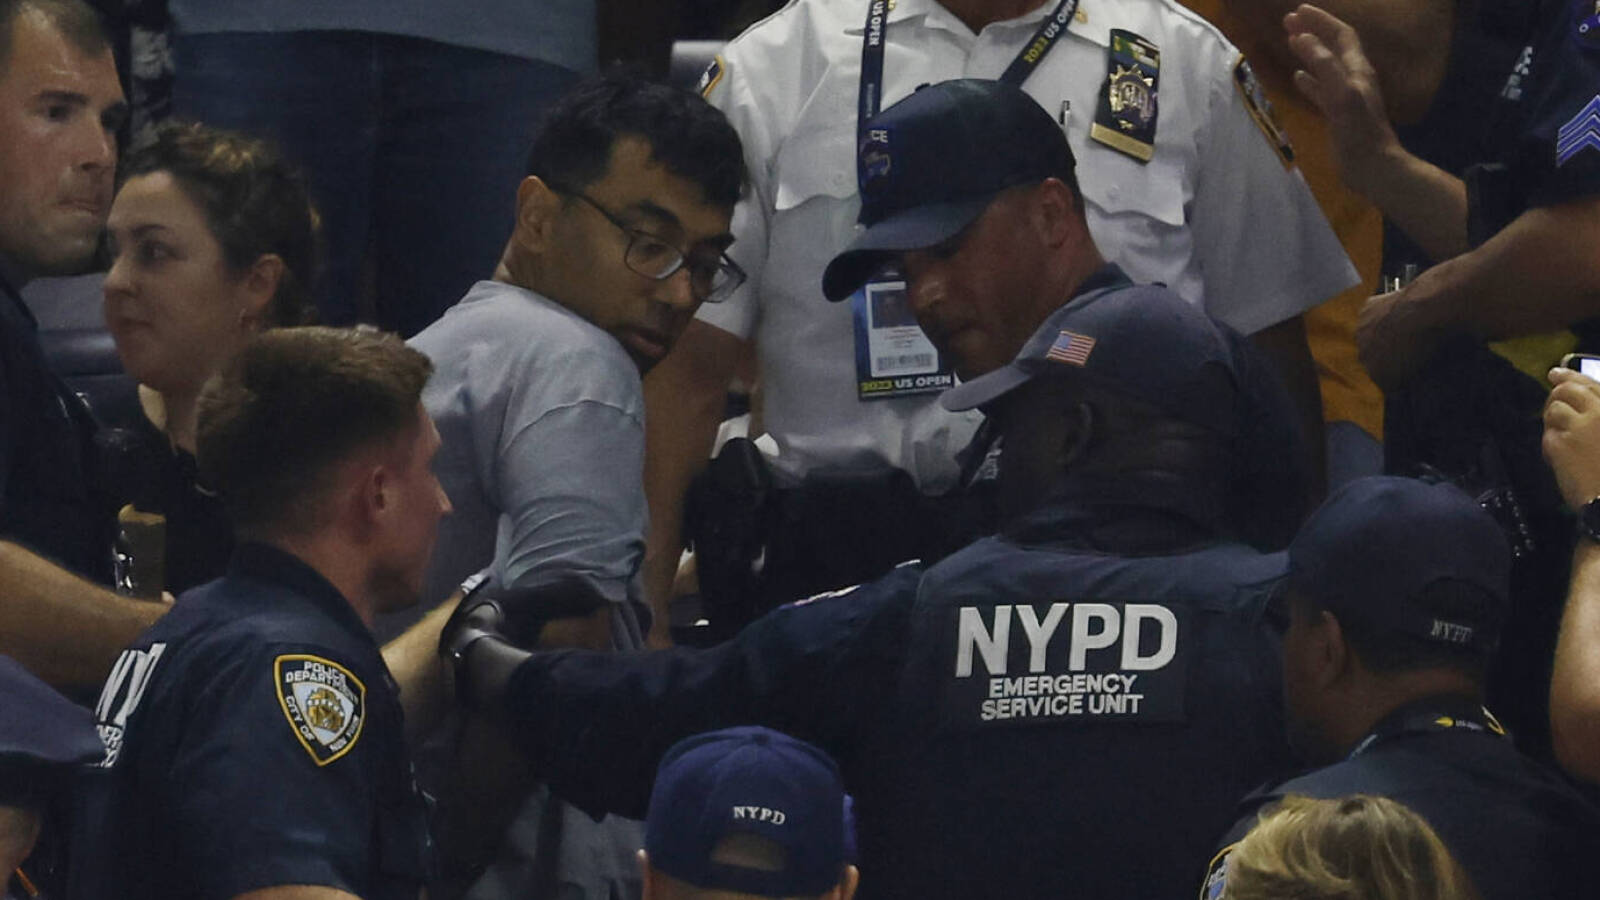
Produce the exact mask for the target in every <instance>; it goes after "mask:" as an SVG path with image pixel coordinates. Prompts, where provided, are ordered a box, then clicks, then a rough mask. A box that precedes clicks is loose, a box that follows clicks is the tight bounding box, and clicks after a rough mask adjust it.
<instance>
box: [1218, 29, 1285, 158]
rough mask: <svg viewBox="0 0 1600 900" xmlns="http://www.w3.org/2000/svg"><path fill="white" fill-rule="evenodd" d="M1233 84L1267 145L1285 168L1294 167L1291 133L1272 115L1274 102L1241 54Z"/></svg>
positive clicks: (1234, 70)
mask: <svg viewBox="0 0 1600 900" xmlns="http://www.w3.org/2000/svg"><path fill="white" fill-rule="evenodd" d="M1233 83H1234V86H1236V87H1237V88H1238V89H1239V95H1240V96H1241V97H1243V98H1244V107H1245V109H1247V110H1249V111H1250V118H1252V119H1255V120H1256V127H1257V128H1260V129H1261V133H1262V134H1263V135H1265V136H1266V138H1267V143H1269V144H1271V145H1272V149H1274V150H1276V151H1277V152H1278V156H1279V157H1280V158H1281V159H1282V160H1283V164H1284V165H1285V166H1291V165H1294V146H1293V145H1292V144H1290V143H1289V133H1288V132H1287V131H1284V130H1283V126H1281V125H1279V124H1278V120H1277V118H1275V117H1274V116H1273V114H1272V102H1271V101H1269V100H1268V99H1267V92H1266V90H1265V89H1263V88H1262V87H1261V80H1260V79H1258V78H1256V70H1255V69H1252V68H1251V67H1250V63H1249V61H1248V60H1246V59H1245V58H1244V54H1242V53H1241V54H1239V61H1238V62H1237V63H1235V64H1234V67H1233Z"/></svg>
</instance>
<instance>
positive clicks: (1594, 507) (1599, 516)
mask: <svg viewBox="0 0 1600 900" xmlns="http://www.w3.org/2000/svg"><path fill="white" fill-rule="evenodd" d="M1578 536H1579V537H1583V538H1588V539H1589V540H1591V541H1594V542H1595V543H1597V544H1600V497H1595V498H1594V499H1593V500H1590V501H1589V502H1588V503H1585V504H1584V505H1582V506H1580V507H1578Z"/></svg>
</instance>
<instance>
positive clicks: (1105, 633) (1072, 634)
mask: <svg viewBox="0 0 1600 900" xmlns="http://www.w3.org/2000/svg"><path fill="white" fill-rule="evenodd" d="M1069 609H1070V611H1071V613H1072V616H1071V624H1070V625H1069V626H1068V629H1067V669H1068V670H1069V671H1072V672H1082V671H1084V669H1086V668H1087V667H1088V662H1089V654H1090V652H1091V651H1097V650H1108V649H1110V648H1113V647H1116V646H1118V644H1119V643H1120V645H1121V653H1120V659H1119V662H1120V668H1122V669H1124V670H1127V671H1134V672H1154V671H1158V670H1160V669H1163V668H1165V667H1166V666H1167V664H1169V663H1171V662H1172V660H1173V657H1174V656H1176V655H1177V652H1178V619H1177V616H1175V615H1173V613H1172V610H1170V609H1168V608H1166V607H1165V606H1161V605H1158V604H1154V603H1129V604H1126V605H1124V606H1123V607H1122V608H1121V610H1118V608H1117V607H1115V606H1112V605H1110V604H1107V603H1077V604H1070V603H1052V604H1050V606H1049V608H1048V609H1047V610H1046V612H1045V615H1044V618H1043V619H1042V620H1041V619H1040V618H1039V614H1038V611H1037V610H1036V609H1035V607H1033V606H1031V605H1018V606H1011V605H1009V604H1003V605H1000V606H996V607H994V621H993V623H992V624H991V625H986V624H985V623H984V618H983V612H984V610H983V609H982V608H981V607H976V606H963V607H961V608H960V610H959V611H958V612H957V617H956V660H955V667H956V668H955V675H956V677H957V678H970V677H972V674H973V662H974V660H975V659H980V660H982V662H983V667H984V669H985V670H986V673H987V674H988V675H989V676H991V677H992V676H1003V675H1006V674H1007V672H1006V669H1007V667H1008V665H1009V659H1008V656H1009V653H1008V651H1009V650H1010V648H1011V620H1012V618H1013V617H1015V618H1016V620H1017V621H1018V622H1019V623H1020V624H1021V626H1022V628H1021V631H1022V633H1023V636H1024V637H1025V639H1026V640H1027V642H1028V671H1029V672H1030V673H1033V674H1039V673H1042V672H1044V671H1045V661H1046V654H1047V652H1048V651H1049V649H1050V646H1051V641H1052V640H1053V639H1054V638H1055V635H1056V632H1057V630H1058V629H1059V627H1060V625H1061V623H1062V620H1063V619H1065V618H1066V617H1067V612H1068V611H1069ZM1147 624H1150V625H1153V626H1154V627H1155V628H1157V629H1158V634H1159V636H1160V641H1159V643H1158V645H1157V647H1156V649H1155V651H1154V652H1153V653H1150V654H1149V655H1144V654H1141V653H1140V652H1139V643H1140V638H1141V637H1142V635H1143V633H1144V630H1145V628H1146V625H1147Z"/></svg>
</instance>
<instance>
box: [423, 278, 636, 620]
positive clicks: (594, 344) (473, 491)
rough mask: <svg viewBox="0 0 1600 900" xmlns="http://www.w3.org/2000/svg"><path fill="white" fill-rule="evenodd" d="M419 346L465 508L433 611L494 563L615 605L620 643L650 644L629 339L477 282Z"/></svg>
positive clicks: (438, 562)
mask: <svg viewBox="0 0 1600 900" xmlns="http://www.w3.org/2000/svg"><path fill="white" fill-rule="evenodd" d="M410 343H411V346H413V347H415V348H417V349H418V350H421V351H422V352H423V353H426V354H427V355H428V357H429V358H430V359H432V360H433V365H434V374H433V377H432V378H431V379H430V380H429V382H428V386H427V388H426V389H425V390H424V391H423V394H422V402H423V405H425V406H426V407H427V408H428V414H429V415H431V416H432V417H433V421H434V424H435V425H436V426H437V427H438V429H439V436H440V438H441V439H442V441H443V443H442V445H441V446H440V448H439V453H438V456H437V457H436V458H435V462H434V471H435V472H436V473H437V474H438V476H439V481H440V483H441V484H443V485H444V489H445V493H446V494H448V495H449V497H450V503H451V504H452V505H453V506H454V507H455V512H454V513H453V514H451V515H449V516H447V517H445V519H444V521H442V522H441V523H440V525H439V542H438V544H437V546H436V547H435V549H434V556H433V562H432V564H431V566H430V567H429V572H428V581H427V585H426V587H425V589H424V594H423V600H424V601H425V603H426V604H428V605H431V604H434V603H437V602H438V601H439V600H440V599H442V598H444V597H445V596H447V595H448V594H449V593H450V592H451V591H452V590H454V589H455V587H456V585H457V584H459V583H460V582H461V580H462V579H463V578H465V577H466V576H468V575H470V574H472V573H473V572H476V571H478V570H480V569H482V568H483V567H484V566H487V565H490V563H491V561H492V563H493V569H494V575H495V578H496V580H497V581H498V582H499V583H500V584H504V585H512V586H515V587H527V588H537V587H542V586H547V585H552V584H570V583H573V582H578V583H582V584H586V585H588V586H589V587H591V588H593V590H595V591H596V592H597V593H599V594H600V595H602V596H604V597H605V598H606V599H608V600H610V601H611V603H612V609H613V611H614V613H615V614H614V615H613V617H612V626H613V631H614V638H615V642H616V643H617V645H618V646H619V647H624V648H626V647H637V646H640V644H641V643H642V632H641V628H640V625H641V621H643V620H644V617H645V616H646V615H647V614H646V613H644V612H643V611H644V609H645V607H644V605H643V601H642V593H641V586H640V582H639V577H638V576H639V566H640V563H641V561H642V560H643V558H644V543H645V539H644V535H645V522H646V514H645V499H644V480H643V479H644V396H643V393H642V391H641V389H640V386H639V370H638V367H637V366H636V365H635V364H634V362H633V360H632V359H631V358H630V357H629V356H628V355H627V353H626V352H625V351H624V350H623V348H622V345H621V344H618V343H617V341H616V339H614V338H613V337H611V335H609V334H607V333H606V332H604V331H602V330H601V329H599V328H597V327H595V326H594V325H592V324H590V323H589V322H588V321H587V320H585V319H583V318H582V317H580V316H578V315H577V314H576V313H573V312H572V311H570V310H568V309H567V308H566V307H563V306H561V305H559V304H557V303H554V302H553V301H551V300H548V299H546V298H545V297H542V296H540V295H538V294H535V293H533V292H532V291H527V290H524V289H522V288H519V287H516V286H514V285H510V284H505V283H503V282H498V281H480V282H478V283H477V284H475V285H473V287H472V289H471V290H470V291H468V292H467V295H466V296H465V297H463V298H462V299H461V301H460V302H459V303H457V304H456V305H455V306H453V307H451V308H450V309H449V310H448V311H446V312H445V314H444V315H443V316H442V317H441V318H440V319H439V320H438V321H437V322H434V323H433V324H432V325H430V326H428V328H427V329H425V330H424V331H423V332H422V333H421V334H418V335H417V336H416V337H414V338H412V339H411V341H410ZM619 626H620V628H619Z"/></svg>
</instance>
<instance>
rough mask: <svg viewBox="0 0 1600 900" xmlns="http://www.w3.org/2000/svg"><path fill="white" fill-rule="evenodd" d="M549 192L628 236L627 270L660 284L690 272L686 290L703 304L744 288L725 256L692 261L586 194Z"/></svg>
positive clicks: (734, 265) (558, 189)
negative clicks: (583, 205)
mask: <svg viewBox="0 0 1600 900" xmlns="http://www.w3.org/2000/svg"><path fill="white" fill-rule="evenodd" d="M545 183H546V184H547V185H549V186H550V189H551V190H553V191H555V192H557V193H560V194H566V195H567V196H569V197H577V198H578V199H579V200H582V201H583V202H585V203H587V204H589V205H590V206H592V207H594V210H595V212H597V213H599V214H600V215H602V216H605V217H606V221H607V222H610V223H611V224H613V225H615V226H617V227H618V228H619V229H621V230H622V233H623V234H625V235H627V236H628V249H627V250H626V251H625V252H624V253H623V255H622V261H623V263H624V264H626V265H627V267H628V268H629V269H632V270H633V271H634V272H637V273H638V274H640V275H643V276H644V277H646V278H653V279H655V280H656V281H663V280H665V279H668V278H671V277H672V276H673V275H675V274H677V272H678V270H679V269H685V268H686V269H688V270H689V289H690V290H691V291H693V292H694V295H695V297H697V298H699V299H700V300H702V301H704V302H706V303H717V302H719V301H722V300H726V299H728V296H729V295H730V294H732V293H733V292H734V291H735V290H736V289H737V288H738V287H739V285H741V284H744V281H745V278H746V276H745V273H744V270H743V269H741V268H739V264H738V263H735V262H734V261H733V260H731V259H729V258H728V255H727V254H726V253H719V254H718V255H717V257H716V258H715V259H705V258H694V257H691V256H689V255H687V254H685V253H684V252H683V251H682V250H679V249H678V248H677V247H675V246H673V245H672V244H669V243H667V242H666V241H664V240H662V239H661V238H659V237H657V236H656V235H653V234H651V233H650V232H648V231H641V230H639V229H637V228H634V227H633V226H631V225H628V224H626V223H625V222H623V221H622V220H621V219H618V218H617V217H616V216H615V215H614V214H612V212H611V211H610V210H608V209H606V208H605V207H604V206H601V205H600V204H599V203H597V202H595V201H594V199H593V198H591V197H590V196H589V195H588V194H585V193H584V192H582V191H578V190H573V189H571V188H567V187H561V186H559V185H555V184H550V182H545Z"/></svg>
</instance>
